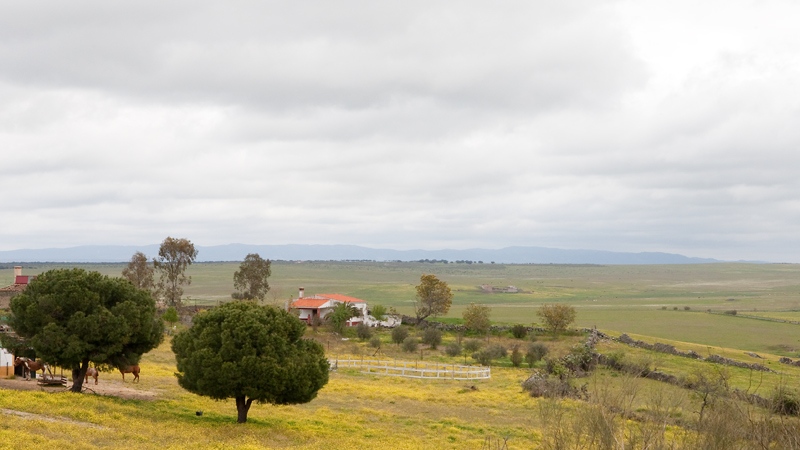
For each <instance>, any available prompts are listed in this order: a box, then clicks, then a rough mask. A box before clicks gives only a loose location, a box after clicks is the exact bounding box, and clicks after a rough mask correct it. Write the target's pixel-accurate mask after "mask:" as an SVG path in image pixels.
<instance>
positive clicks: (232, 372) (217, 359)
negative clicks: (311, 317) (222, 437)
mask: <svg viewBox="0 0 800 450" xmlns="http://www.w3.org/2000/svg"><path fill="white" fill-rule="evenodd" d="M305 329H306V325H305V324H304V323H303V322H301V321H300V320H299V319H298V318H296V317H294V316H292V315H291V314H289V313H288V312H286V311H283V310H281V309H277V308H275V307H272V306H259V305H257V304H255V303H251V302H239V301H236V302H230V303H226V304H224V305H222V306H218V307H216V308H213V309H210V310H208V311H205V312H201V313H199V314H197V315H196V316H195V317H194V320H193V321H192V327H191V328H189V329H187V330H184V331H182V332H180V333H178V334H177V335H176V336H175V338H174V339H173V340H172V350H173V351H174V352H175V358H176V360H177V363H178V373H177V377H178V383H179V384H180V385H181V386H182V387H183V388H185V389H187V390H189V391H191V392H194V393H195V394H199V395H204V396H207V397H211V398H213V399H215V400H223V399H227V398H234V399H236V409H237V411H238V422H239V423H245V422H247V412H248V411H249V410H250V405H251V404H252V403H253V401H256V402H258V403H272V404H279V405H286V404H296V403H306V402H309V401H311V400H312V399H314V397H316V396H317V391H319V390H320V389H321V388H322V386H324V385H325V384H326V383H327V382H328V370H329V363H328V360H327V359H326V358H325V352H324V350H323V348H322V345H320V344H319V343H318V342H316V341H314V340H310V339H303V333H304V332H305Z"/></svg>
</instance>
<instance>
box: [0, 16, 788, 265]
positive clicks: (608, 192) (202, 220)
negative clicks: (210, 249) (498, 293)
mask: <svg viewBox="0 0 800 450" xmlns="http://www.w3.org/2000/svg"><path fill="white" fill-rule="evenodd" d="M797 17H800V4H796V3H794V2H790V1H773V0H764V1H744V0H740V1H727V2H722V1H716V0H714V1H708V2H703V3H702V4H697V3H696V2H688V1H677V2H670V3H664V2H655V1H637V2H635V1H589V0H570V1H564V2H529V1H503V2H499V3H492V4H488V3H486V2H471V1H461V2H454V1H450V0H442V1H435V0H434V1H430V0H429V1H424V2H422V1H408V0H406V1H403V2H397V1H387V2H379V3H375V2H365V1H356V0H344V1H340V2H335V3H331V2H313V1H311V2H287V1H267V2H253V1H237V2H226V3H224V4H220V3H214V2H205V1H199V2H198V1H193V2H188V1H175V2H169V3H164V2H153V1H144V2H137V3H135V4H115V3H108V2H99V1H75V2H69V3H62V2H54V1H32V2H25V3H12V4H4V5H2V6H0V156H2V158H3V164H0V188H2V191H3V195H2V196H1V197H0V208H2V211H3V214H4V218H5V219H6V220H5V221H4V222H5V224H4V226H3V227H2V229H0V251H2V250H16V249H24V248H34V249H36V248H67V247H74V246H81V245H145V244H154V243H158V242H161V241H162V240H163V238H164V237H166V236H168V235H169V236H174V237H186V238H189V239H191V240H192V241H193V242H194V243H195V244H198V245H202V246H213V245H224V244H229V243H235V242H243V243H247V244H253V245H280V244H351V245H360V246H365V247H371V248H391V249H397V250H408V249H427V250H437V249H444V248H453V249H467V248H503V247H509V246H538V247H550V248H564V249H592V250H607V251H617V252H667V253H678V254H683V255H686V256H692V257H703V258H716V259H723V260H762V261H773V262H800V256H798V254H800V252H798V250H800V201H798V199H797V192H800V177H799V176H798V174H799V170H798V167H800V151H798V149H800V145H799V144H800V127H798V126H797V125H796V124H797V123H798V118H800V86H798V85H799V84H800V76H798V75H800V56H798V55H800V34H799V33H798V32H797V31H796V26H795V22H796V20H795V19H796V18H797Z"/></svg>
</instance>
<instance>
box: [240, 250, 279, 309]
mask: <svg viewBox="0 0 800 450" xmlns="http://www.w3.org/2000/svg"><path fill="white" fill-rule="evenodd" d="M271 264H272V263H271V262H270V260H268V259H266V260H265V259H264V258H262V257H261V256H259V255H258V253H250V254H248V255H247V256H246V257H245V258H244V261H243V262H242V264H240V265H239V270H237V271H236V272H234V273H233V288H234V289H236V292H234V293H233V294H231V297H233V298H235V299H238V300H264V297H266V295H267V292H269V283H267V278H269V276H270V275H272V268H271Z"/></svg>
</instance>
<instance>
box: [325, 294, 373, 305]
mask: <svg viewBox="0 0 800 450" xmlns="http://www.w3.org/2000/svg"><path fill="white" fill-rule="evenodd" d="M318 296H319V297H325V298H332V299H334V300H339V301H340V302H349V303H366V302H365V301H364V300H361V299H360V298H355V297H348V296H346V295H339V294H319V295H318Z"/></svg>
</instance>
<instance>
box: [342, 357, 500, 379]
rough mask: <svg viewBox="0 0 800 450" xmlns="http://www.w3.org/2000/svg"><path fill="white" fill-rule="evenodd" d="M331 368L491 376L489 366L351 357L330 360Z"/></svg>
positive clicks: (431, 375) (426, 375)
mask: <svg viewBox="0 0 800 450" xmlns="http://www.w3.org/2000/svg"><path fill="white" fill-rule="evenodd" d="M330 363H331V369H332V370H335V369H337V368H349V367H352V368H360V369H362V370H361V373H371V374H375V375H389V376H395V377H408V378H428V379H438V380H483V379H489V378H491V377H492V370H491V368H489V367H475V366H460V365H457V364H442V363H425V362H418V361H397V360H391V361H390V360H375V359H366V358H363V359H362V358H359V359H353V358H351V357H347V358H346V359H345V358H335V359H331V360H330Z"/></svg>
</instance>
